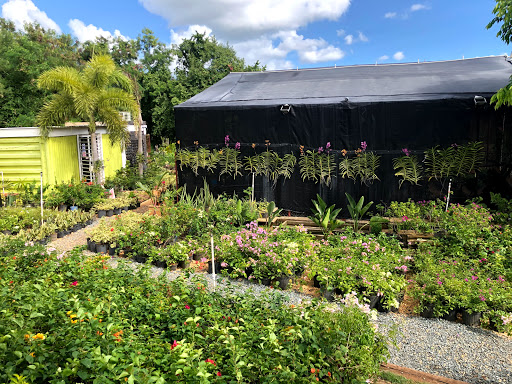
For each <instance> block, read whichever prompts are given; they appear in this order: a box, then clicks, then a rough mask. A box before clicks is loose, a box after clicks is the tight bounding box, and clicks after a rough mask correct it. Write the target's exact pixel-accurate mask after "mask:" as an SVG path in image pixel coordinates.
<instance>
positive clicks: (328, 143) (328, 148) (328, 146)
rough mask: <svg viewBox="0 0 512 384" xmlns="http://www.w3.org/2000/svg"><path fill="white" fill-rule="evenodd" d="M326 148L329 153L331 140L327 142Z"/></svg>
mask: <svg viewBox="0 0 512 384" xmlns="http://www.w3.org/2000/svg"><path fill="white" fill-rule="evenodd" d="M325 150H326V151H327V153H329V152H331V142H330V141H329V142H327V144H325Z"/></svg>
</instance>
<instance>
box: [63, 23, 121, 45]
mask: <svg viewBox="0 0 512 384" xmlns="http://www.w3.org/2000/svg"><path fill="white" fill-rule="evenodd" d="M68 26H69V28H71V31H72V33H73V35H74V36H75V37H76V38H77V39H78V40H80V41H81V42H84V41H88V40H90V41H94V40H96V38H97V37H104V38H105V39H112V38H115V37H120V38H121V39H123V40H128V38H127V37H126V36H123V35H122V34H121V32H120V31H119V30H117V29H116V30H115V31H114V34H113V35H112V33H110V32H109V31H105V30H104V29H102V28H98V27H96V26H95V25H92V24H89V25H85V24H84V22H83V21H82V20H78V19H71V20H69V22H68Z"/></svg>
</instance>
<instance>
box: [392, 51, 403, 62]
mask: <svg viewBox="0 0 512 384" xmlns="http://www.w3.org/2000/svg"><path fill="white" fill-rule="evenodd" d="M404 58H405V55H404V53H403V52H402V51H398V52H396V53H395V54H394V55H393V59H395V60H396V61H401V60H403V59H404Z"/></svg>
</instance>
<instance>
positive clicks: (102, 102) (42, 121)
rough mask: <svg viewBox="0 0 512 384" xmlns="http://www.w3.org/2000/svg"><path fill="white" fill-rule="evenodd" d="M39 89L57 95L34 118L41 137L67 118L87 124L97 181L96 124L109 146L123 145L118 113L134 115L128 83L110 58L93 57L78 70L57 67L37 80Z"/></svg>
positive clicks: (124, 133) (123, 126) (123, 125)
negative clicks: (102, 129)
mask: <svg viewBox="0 0 512 384" xmlns="http://www.w3.org/2000/svg"><path fill="white" fill-rule="evenodd" d="M37 85H38V86H39V88H43V89H47V90H50V91H55V92H57V93H56V94H54V95H53V97H52V99H51V100H50V101H49V102H47V103H46V104H45V105H44V106H43V108H42V109H41V111H40V112H39V114H38V115H37V125H38V126H39V127H40V130H41V136H42V137H44V138H47V137H48V135H49V133H50V132H51V131H52V129H53V128H54V126H58V125H62V124H63V123H64V122H66V121H67V120H69V119H70V118H78V119H81V120H83V121H87V122H88V123H89V127H88V128H89V134H90V135H91V150H92V160H93V164H94V176H95V181H96V182H97V183H99V182H100V181H101V175H102V172H101V170H100V169H101V168H100V165H101V164H100V162H99V159H98V151H97V145H96V121H102V122H103V123H104V124H105V126H106V129H107V133H108V134H109V136H110V141H111V142H112V143H119V144H120V145H123V144H125V143H126V140H127V136H128V132H127V130H126V122H124V121H123V120H122V118H121V116H120V114H119V111H129V112H131V113H132V115H133V116H138V106H137V102H136V100H135V98H134V96H133V94H132V83H131V81H130V79H129V78H128V77H127V76H126V75H124V74H123V73H122V72H121V71H120V70H119V69H118V68H117V67H116V65H115V63H114V61H113V60H112V58H111V57H110V56H106V55H98V56H93V57H92V58H91V60H90V61H89V62H88V63H87V65H86V66H85V68H84V69H83V70H81V71H79V70H77V69H75V68H71V67H57V68H54V69H51V70H49V71H46V72H44V73H43V74H42V75H41V76H40V77H39V79H38V81H37Z"/></svg>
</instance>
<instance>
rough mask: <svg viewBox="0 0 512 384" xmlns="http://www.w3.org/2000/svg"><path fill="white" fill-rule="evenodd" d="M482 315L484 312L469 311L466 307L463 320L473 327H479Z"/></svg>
mask: <svg viewBox="0 0 512 384" xmlns="http://www.w3.org/2000/svg"><path fill="white" fill-rule="evenodd" d="M481 316H482V312H473V313H469V312H468V311H467V310H466V309H463V310H462V322H463V323H464V324H466V325H470V326H472V327H477V326H479V325H480V317H481Z"/></svg>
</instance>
